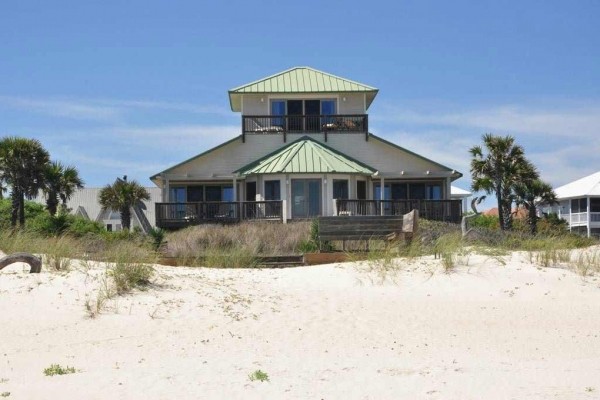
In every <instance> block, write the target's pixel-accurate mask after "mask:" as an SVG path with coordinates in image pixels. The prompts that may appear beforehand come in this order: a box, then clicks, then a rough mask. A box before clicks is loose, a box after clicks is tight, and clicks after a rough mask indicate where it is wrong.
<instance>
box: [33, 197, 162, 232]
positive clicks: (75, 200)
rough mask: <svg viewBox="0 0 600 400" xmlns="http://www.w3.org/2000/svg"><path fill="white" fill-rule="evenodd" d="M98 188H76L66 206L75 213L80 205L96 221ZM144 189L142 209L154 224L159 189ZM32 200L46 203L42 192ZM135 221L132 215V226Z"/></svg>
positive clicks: (98, 212)
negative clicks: (147, 195) (146, 192)
mask: <svg viewBox="0 0 600 400" xmlns="http://www.w3.org/2000/svg"><path fill="white" fill-rule="evenodd" d="M100 190H102V188H83V189H79V190H76V191H75V193H73V196H72V197H71V199H69V201H68V202H67V207H68V208H69V209H71V212H72V213H75V212H76V211H77V208H78V207H80V206H81V207H83V208H84V209H85V211H86V213H87V215H88V217H90V219H91V220H92V221H96V220H97V219H98V217H99V216H100V212H101V211H102V207H101V206H100V203H98V194H99V193H100ZM146 190H147V191H148V192H149V193H150V200H149V201H145V202H144V205H145V206H146V208H145V209H142V211H143V212H144V215H146V218H147V219H148V222H150V225H152V226H156V215H155V206H154V205H155V204H156V203H158V202H160V201H161V190H160V188H157V187H147V188H146ZM33 200H34V201H35V202H38V203H40V204H46V201H45V199H44V197H43V195H42V194H40V195H39V196H37V197H36V198H34V199H33ZM135 221H136V219H135V218H134V217H132V219H131V223H132V226H135V225H136V222H135ZM100 222H102V220H100ZM118 223H119V224H120V223H121V221H119V222H118ZM114 226H115V225H114V224H113V229H114Z"/></svg>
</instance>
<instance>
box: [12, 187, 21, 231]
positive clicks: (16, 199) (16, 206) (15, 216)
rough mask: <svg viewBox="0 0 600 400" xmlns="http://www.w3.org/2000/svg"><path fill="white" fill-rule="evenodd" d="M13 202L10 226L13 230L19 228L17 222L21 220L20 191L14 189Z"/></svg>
mask: <svg viewBox="0 0 600 400" xmlns="http://www.w3.org/2000/svg"><path fill="white" fill-rule="evenodd" d="M10 197H11V200H12V210H11V213H10V224H11V226H12V227H13V228H16V226H17V220H18V219H19V190H18V189H16V188H13V192H12V194H11V196H10Z"/></svg>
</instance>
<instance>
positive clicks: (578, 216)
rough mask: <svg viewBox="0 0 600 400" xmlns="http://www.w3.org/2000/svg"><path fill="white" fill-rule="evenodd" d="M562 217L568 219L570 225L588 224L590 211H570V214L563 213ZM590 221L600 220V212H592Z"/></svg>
mask: <svg viewBox="0 0 600 400" xmlns="http://www.w3.org/2000/svg"><path fill="white" fill-rule="evenodd" d="M561 218H562V219H564V220H566V221H567V222H568V223H569V225H571V226H574V225H587V222H588V213H587V212H578V213H570V214H562V215H561ZM589 218H590V222H600V212H591V213H590V217H589Z"/></svg>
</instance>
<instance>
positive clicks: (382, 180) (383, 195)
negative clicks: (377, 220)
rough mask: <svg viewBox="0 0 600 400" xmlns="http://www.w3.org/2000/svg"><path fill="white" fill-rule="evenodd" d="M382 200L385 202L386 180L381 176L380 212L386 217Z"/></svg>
mask: <svg viewBox="0 0 600 400" xmlns="http://www.w3.org/2000/svg"><path fill="white" fill-rule="evenodd" d="M382 200H385V178H384V177H383V175H382V176H381V187H380V190H379V212H380V214H381V215H385V210H384V207H383V202H382Z"/></svg>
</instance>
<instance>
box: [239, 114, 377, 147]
mask: <svg viewBox="0 0 600 400" xmlns="http://www.w3.org/2000/svg"><path fill="white" fill-rule="evenodd" d="M368 132H369V118H368V115H367V114H353V115H243V116H242V138H243V139H244V140H245V135H246V134H283V139H284V141H286V134H287V133H324V134H325V141H327V135H328V134H330V133H364V134H365V135H366V136H365V137H366V138H367V140H368Z"/></svg>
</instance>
